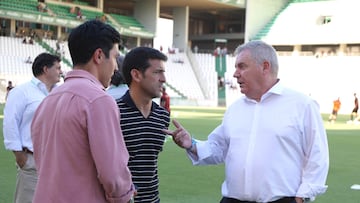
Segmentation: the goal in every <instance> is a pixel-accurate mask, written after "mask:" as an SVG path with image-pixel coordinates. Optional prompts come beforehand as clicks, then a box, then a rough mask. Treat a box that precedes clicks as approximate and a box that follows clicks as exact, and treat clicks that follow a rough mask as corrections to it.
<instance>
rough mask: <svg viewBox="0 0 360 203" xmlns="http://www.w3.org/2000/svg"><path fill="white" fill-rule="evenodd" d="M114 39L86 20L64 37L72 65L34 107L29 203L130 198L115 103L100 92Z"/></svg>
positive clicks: (109, 70) (111, 66)
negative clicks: (34, 181) (33, 171)
mask: <svg viewBox="0 0 360 203" xmlns="http://www.w3.org/2000/svg"><path fill="white" fill-rule="evenodd" d="M119 42H120V34H119V33H118V32H117V31H116V30H115V29H114V28H112V27H111V26H110V25H107V24H104V23H102V22H101V21H97V20H91V21H87V22H85V23H83V24H81V25H80V26H78V27H77V28H75V29H73V30H72V32H71V34H70V35H69V39H68V43H69V50H70V54H71V57H72V61H73V64H74V70H73V71H70V72H69V73H68V74H67V75H66V77H65V81H64V84H63V85H61V86H60V87H58V88H57V89H56V91H53V92H52V93H51V94H49V96H48V97H47V98H46V99H45V100H44V101H43V102H42V103H41V104H40V106H39V108H38V109H37V111H36V113H35V116H34V119H33V122H32V125H31V135H32V140H33V145H34V157H35V163H36V167H37V170H38V175H39V180H38V183H37V186H36V190H35V196H34V203H49V202H52V203H56V202H86V203H105V202H114V203H125V202H129V201H130V199H131V198H132V196H133V194H134V186H133V183H132V181H131V174H130V171H129V169H128V167H127V163H128V159H129V154H128V151H127V150H126V146H125V144H124V140H123V136H122V131H121V128H120V125H119V123H120V120H119V119H120V115H119V110H118V108H117V106H116V104H115V100H114V99H113V98H112V97H111V96H110V95H108V94H107V93H106V92H105V88H106V87H107V86H109V84H110V79H111V76H112V74H113V73H114V71H115V69H116V68H117V63H116V58H117V57H118V56H119V49H118V46H119Z"/></svg>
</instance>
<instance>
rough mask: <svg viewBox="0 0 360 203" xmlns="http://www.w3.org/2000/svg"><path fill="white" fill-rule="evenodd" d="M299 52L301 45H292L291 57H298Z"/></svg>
mask: <svg viewBox="0 0 360 203" xmlns="http://www.w3.org/2000/svg"><path fill="white" fill-rule="evenodd" d="M300 52H301V45H300V44H297V45H294V49H293V53H292V55H293V56H299V53H300Z"/></svg>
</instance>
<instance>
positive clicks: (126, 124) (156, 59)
mask: <svg viewBox="0 0 360 203" xmlns="http://www.w3.org/2000/svg"><path fill="white" fill-rule="evenodd" d="M166 61H167V57H166V56H165V55H164V54H163V53H161V52H160V51H158V50H156V49H153V48H148V47H137V48H135V49H133V50H131V51H130V52H129V53H127V55H126V56H125V59H124V61H123V76H124V79H125V82H126V84H127V85H128V86H129V90H128V91H127V92H126V93H125V95H124V96H123V97H122V98H120V99H118V100H117V104H118V106H119V110H120V113H121V122H120V125H121V128H122V132H123V136H124V140H125V144H126V147H127V149H128V151H129V154H130V159H129V163H128V166H129V169H130V171H131V174H132V179H133V183H134V184H135V185H136V186H137V195H136V196H135V202H148V203H158V202H160V198H159V191H158V186H159V179H158V169H157V162H158V155H159V152H160V151H162V149H163V144H164V140H165V137H166V134H165V133H164V132H163V131H162V129H167V128H168V127H169V122H170V115H169V112H168V111H167V110H166V109H164V108H163V107H161V106H159V105H158V104H156V103H155V102H153V98H158V97H160V96H161V90H162V87H163V84H164V83H165V82H166V79H165V74H164V72H165V67H164V62H166Z"/></svg>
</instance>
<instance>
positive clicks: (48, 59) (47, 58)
mask: <svg viewBox="0 0 360 203" xmlns="http://www.w3.org/2000/svg"><path fill="white" fill-rule="evenodd" d="M55 62H59V63H60V62H61V59H60V57H58V56H56V55H53V54H49V53H41V54H39V55H38V56H37V57H36V58H35V60H34V62H33V64H32V72H33V75H34V76H35V77H37V76H39V75H42V74H43V73H44V69H43V68H44V67H45V66H46V67H48V68H51V66H53V65H54V63H55Z"/></svg>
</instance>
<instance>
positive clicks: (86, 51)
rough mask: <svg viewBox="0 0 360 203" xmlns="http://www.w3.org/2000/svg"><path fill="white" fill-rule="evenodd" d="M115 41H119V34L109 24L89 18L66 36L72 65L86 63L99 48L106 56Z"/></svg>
mask: <svg viewBox="0 0 360 203" xmlns="http://www.w3.org/2000/svg"><path fill="white" fill-rule="evenodd" d="M115 43H120V34H119V32H118V31H116V30H115V28H113V27H112V26H110V25H109V24H105V23H103V22H101V21H100V20H89V21H86V22H84V23H83V24H81V25H79V26H77V27H76V28H74V29H73V30H72V31H71V33H70V35H69V38H68V45H69V51H70V55H71V59H72V62H73V65H74V66H75V65H83V64H86V63H87V62H88V61H89V60H90V59H91V57H92V55H93V54H94V52H95V50H96V49H98V48H100V49H102V51H103V52H104V54H105V56H106V58H108V57H109V52H110V50H111V49H112V48H113V46H114V44H115Z"/></svg>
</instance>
